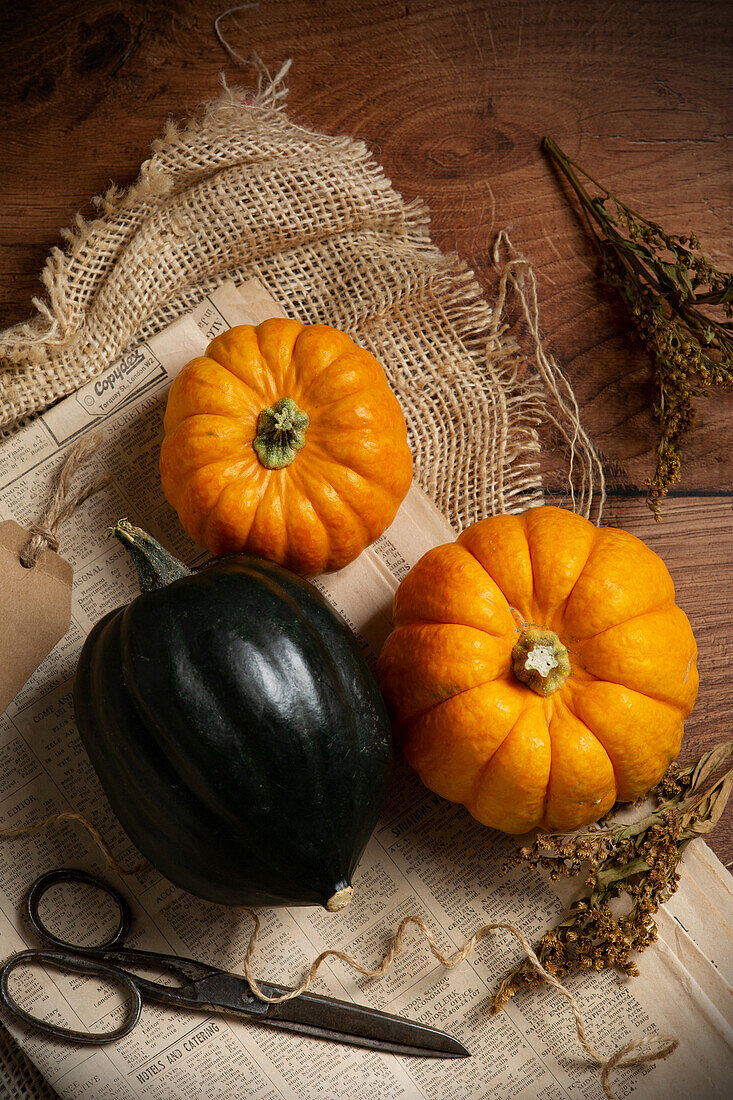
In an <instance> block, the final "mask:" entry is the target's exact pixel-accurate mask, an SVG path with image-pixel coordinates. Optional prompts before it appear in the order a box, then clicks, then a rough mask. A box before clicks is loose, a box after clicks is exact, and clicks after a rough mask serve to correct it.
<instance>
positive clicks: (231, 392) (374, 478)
mask: <svg viewBox="0 0 733 1100" xmlns="http://www.w3.org/2000/svg"><path fill="white" fill-rule="evenodd" d="M164 427H165V438H164V440H163V446H162V449H161V455H160V472H161V479H162V482H163V491H164V492H165V495H166V497H167V498H168V500H169V501H170V503H171V504H172V505H173V507H174V508H175V509H176V511H177V512H178V516H179V518H180V520H181V523H182V524H183V526H184V527H185V529H186V531H188V533H189V535H190V536H191V538H192V539H194V541H195V542H197V543H199V545H200V546H205V547H206V548H207V549H208V550H210V551H211V552H212V553H213V554H228V553H235V552H240V551H249V552H250V553H253V554H259V555H261V556H262V557H266V558H270V559H272V560H273V561H276V562H279V563H280V564H281V565H285V566H287V567H288V568H289V569H292V570H293V571H294V572H296V573H300V574H301V575H304V576H307V575H309V574H313V573H322V572H327V571H330V570H334V569H340V568H341V567H342V566H344V565H347V564H348V563H349V562H350V561H353V559H354V558H355V557H357V555H358V554H360V553H361V551H362V550H363V549H364V547H365V546H368V545H369V543H370V542H373V541H374V539H376V538H378V537H379V535H381V534H382V532H383V531H384V530H385V528H386V527H388V526H389V524H390V523H391V522H392V520H393V519H394V517H395V514H396V512H397V509H398V507H399V505H400V502H401V501H402V499H403V497H404V496H405V494H406V493H407V490H408V489H409V487H410V482H411V479H412V455H411V454H410V449H409V447H408V445H407V428H406V425H405V418H404V416H403V415H402V411H401V409H400V406H399V404H398V402H397V399H396V397H395V396H394V394H393V393H392V391H391V390H390V388H389V385H388V383H387V379H386V376H385V374H384V371H383V369H382V367H381V366H380V365H379V363H378V362H377V360H376V359H375V358H374V356H373V355H371V354H370V353H369V352H368V351H365V350H364V349H363V348H360V347H358V346H357V345H356V344H355V343H354V342H353V340H351V338H350V337H349V336H347V335H346V333H344V332H339V331H338V330H337V329H333V328H329V327H328V326H326V325H301V324H299V322H297V321H291V320H283V319H280V318H272V319H271V320H269V321H263V322H262V324H260V325H258V326H257V327H256V328H255V327H254V326H252V325H238V326H237V327H236V328H231V329H229V330H228V331H227V332H224V333H222V335H221V336H217V338H216V339H215V340H213V341H212V342H211V344H209V346H208V348H207V350H206V355H205V356H201V357H199V358H197V359H194V360H193V361H192V362H191V363H189V364H188V365H187V366H186V367H184V368H183V370H182V371H181V373H180V374H179V375H178V377H177V378H176V379H175V381H174V383H173V385H172V387H171V391H170V395H169V397H168V405H167V407H166V412H165V421H164Z"/></svg>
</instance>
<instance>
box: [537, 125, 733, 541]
mask: <svg viewBox="0 0 733 1100" xmlns="http://www.w3.org/2000/svg"><path fill="white" fill-rule="evenodd" d="M542 147H543V149H544V150H545V152H546V153H547V155H548V156H549V157H550V159H551V160H552V162H553V164H555V165H556V167H557V168H558V169H559V171H560V172H562V174H563V175H564V176H565V178H566V179H567V180H568V182H569V184H570V186H571V187H572V189H573V191H574V192H575V194H576V195H577V197H578V199H579V201H580V205H581V209H582V211H583V214H584V217H585V220H586V223H587V225H588V229H589V230H590V232H591V235H592V238H593V241H594V244H595V245H596V248H597V249H598V252H599V255H600V257H601V274H602V277H603V279H604V281H605V282H606V283H607V285H608V286H611V287H613V288H614V289H615V290H617V291H618V292H619V293H620V295H621V297H622V299H623V300H624V302H625V304H626V307H627V309H628V311H629V316H630V318H631V321H632V323H633V325H634V328H635V330H636V332H637V335H638V336H639V337H640V338H641V341H642V343H643V344H644V346H645V347H646V348H647V350H648V351H649V353H650V355H651V356H652V359H653V361H654V382H655V385H656V399H655V403H654V413H655V416H656V418H657V420H658V422H659V424H660V427H661V436H660V439H659V443H658V445H657V464H656V470H655V472H654V475H653V476H652V477H651V478H648V479H647V481H646V486H647V503H648V504H649V507H650V508H651V510H652V512H653V513H654V516H655V518H656V519H660V517H661V509H660V501H661V499H662V497H664V496H665V495H666V494H667V492H668V491H669V488H670V486H671V485H673V484H674V483H675V482H676V481H679V480H680V476H681V452H682V448H683V447H684V444H685V442H686V439H687V435H688V433H689V431H690V429H691V427H692V425H693V423H694V420H695V409H694V407H693V398H694V397H698V396H703V395H704V394H705V392H706V391H707V390H708V389H710V388H711V387H712V386H731V385H733V322H731V321H730V318H731V317H733V275H731V274H728V273H726V272H721V271H718V269H717V268H715V267H714V266H713V265H712V264H711V263H710V262H709V261H708V260H707V259H706V258H705V257H704V256H703V255H702V254H701V252H700V251H699V250H700V242H699V241H698V239H697V238H696V237H695V236H694V235H693V234H690V235H689V236H687V237H676V236H673V235H672V234H669V233H666V232H665V231H664V230H663V229H662V227H661V226H660V225H657V223H656V222H652V221H649V220H648V219H647V218H644V217H642V215H641V214H638V213H637V212H636V211H634V210H632V209H631V208H630V207H629V206H627V205H626V204H625V203H623V202H621V201H620V200H619V199H617V198H616V197H615V195H612V194H611V192H610V191H608V189H607V188H606V187H604V186H603V184H601V183H599V182H598V181H597V180H595V179H593V177H592V176H590V175H589V174H588V173H587V172H585V171H584V170H583V169H582V168H580V167H579V166H578V165H577V164H576V163H575V162H574V161H572V160H570V158H569V157H568V156H566V155H565V153H563V151H562V150H561V149H560V148H559V146H558V145H557V144H556V143H555V142H554V141H553V140H552V138H549V137H546V138H545V139H544V141H543V143H542ZM582 181H585V182H586V183H588V184H591V185H592V186H593V187H594V188H595V189H596V190H597V191H599V192H600V194H598V195H595V196H591V195H590V194H589V192H588V190H587V188H586V186H584V183H583V182H582ZM711 308H712V309H713V310H714V311H715V310H716V309H717V314H716V312H713V313H711V312H710V309H711ZM721 313H722V315H723V316H724V317H726V318H729V320H727V321H725V320H721V318H720V314H721Z"/></svg>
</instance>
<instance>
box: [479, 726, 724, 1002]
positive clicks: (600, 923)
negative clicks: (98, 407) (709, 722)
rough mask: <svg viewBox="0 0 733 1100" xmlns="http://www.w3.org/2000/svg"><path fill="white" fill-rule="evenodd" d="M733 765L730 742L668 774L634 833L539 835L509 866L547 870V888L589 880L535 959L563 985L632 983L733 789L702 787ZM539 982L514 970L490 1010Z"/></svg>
mask: <svg viewBox="0 0 733 1100" xmlns="http://www.w3.org/2000/svg"><path fill="white" fill-rule="evenodd" d="M732 755H733V741H727V742H723V743H722V744H720V745H717V746H716V747H715V748H714V749H712V750H711V751H710V752H706V753H705V754H704V755H703V756H702V757H701V758H700V760H699V761H698V763H697V764H692V765H690V766H689V767H686V768H679V767H677V766H676V765H674V764H673V765H672V766H671V767H670V768H669V769H668V771H667V773H666V774H665V776H664V778H663V779H662V780H661V782H660V783H659V784H658V785H657V786H656V787H655V788H654V790H653V791H652V792H651V795H652V798H653V800H654V802H655V803H656V805H655V807H654V809H653V810H652V811H651V812H649V813H648V814H646V816H644V817H642V818H641V819H640V820H639V821H636V822H634V823H633V824H630V825H628V824H622V823H620V822H616V821H614V820H613V819H610V820H609V819H608V818H607V819H606V822H605V823H601V824H599V825H595V826H590V827H589V828H588V829H587V830H585V831H583V832H578V833H569V834H541V835H540V836H538V837H537V839H536V840H535V842H534V844H532V846H531V847H528V848H521V849H519V851H518V852H517V853H516V855H515V856H513V857H512V858H511V859H510V860H509V861H508V862H507V863H506V864H505V865H504V868H503V870H504V871H505V872H506V871H508V870H509V869H510V868H511V867H516V866H519V865H520V864H523V863H529V864H531V865H533V866H534V867H536V868H544V869H546V870H549V872H550V878H552V879H558V878H559V877H560V876H561V875H568V876H572V875H578V874H582V873H586V874H587V879H586V886H587V893H586V894H585V896H584V897H582V898H580V899H579V900H578V901H576V902H575V903H574V904H573V905H572V907H571V909H570V911H569V913H568V914H567V916H566V917H565V918H564V920H562V921H561V922H560V923H559V924H558V925H556V926H555V927H554V928H552V929H550V930H549V931H548V932H546V933H545V934H544V936H543V937H542V939H541V940H540V943H539V945H538V947H537V948H536V951H537V955H538V957H539V960H540V962H541V963H542V965H543V966H544V967H545V968H546V969H547V970H548V971H549V972H550V973H551V974H553V975H554V976H555V977H557V978H558V979H559V980H560V981H562V980H563V979H564V978H566V977H567V976H568V975H569V974H571V973H572V972H573V971H576V970H590V969H593V970H603V969H604V968H605V967H608V966H613V967H616V969H617V970H620V971H622V972H623V973H625V974H632V975H636V974H638V969H637V967H636V964H635V963H634V961H633V959H632V958H631V953H632V951H643V950H644V949H645V948H646V947H648V946H649V944H650V943H652V942H653V941H654V940H655V939H656V938H657V931H656V925H655V923H654V914H655V913H656V912H657V910H658V909H659V907H660V905H662V904H663V903H664V902H665V901H667V899H668V898H669V897H670V896H671V895H672V894H673V893H674V892H675V890H676V889H677V883H678V881H679V875H678V874H677V865H678V863H679V861H680V857H681V855H682V853H683V852H684V850H685V848H686V847H687V845H688V844H689V843H690V841H691V840H694V838H695V837H698V836H703V835H704V834H705V833H709V832H710V830H711V829H712V828H713V827H714V826H715V824H716V822H717V821H718V820H719V819H720V816H721V814H722V813H723V810H724V809H725V805H726V802H727V801H728V797H729V795H730V793H731V789H732V788H733V767H732V768H730V769H729V770H728V771H726V772H725V774H724V775H722V776H721V777H720V778H719V779H718V780H717V781H716V782H715V783H713V784H712V786H710V787H709V788H708V789H707V790H704V789H703V785H704V784H705V783H706V781H707V780H709V779H710V778H711V777H713V776H714V775H715V774H716V773H717V772H718V770H719V769H720V768H721V767H722V765H723V764H724V763H725V762H726V760H727V759H728V758H729V757H730V756H732ZM624 895H625V897H626V898H627V899H628V900H627V902H626V906H625V907H624V908H627V909H628V911H627V912H626V913H625V914H624V915H623V916H619V915H616V914H614V912H613V911H612V907H611V901H612V900H613V899H614V898H620V897H622V896H624ZM543 980H544V979H543V978H542V976H541V975H540V974H538V973H537V971H536V970H535V969H534V967H533V966H532V964H531V963H530V962H529V961H528V960H527V961H525V962H523V963H522V964H520V965H519V966H518V967H517V968H516V969H515V970H512V971H511V972H510V973H509V974H507V976H506V977H505V978H504V980H503V981H502V983H501V986H500V987H499V989H498V990H497V992H496V993H495V994H494V996H493V997H492V1000H491V1012H492V1013H497V1012H499V1011H501V1009H502V1008H503V1007H504V1005H505V1004H506V1003H507V1001H509V1000H510V998H512V997H513V996H514V995H515V994H516V993H520V992H521V991H522V990H526V989H532V988H534V987H536V986H538V985H541V984H542V982H543Z"/></svg>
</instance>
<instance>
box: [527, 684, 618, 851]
mask: <svg viewBox="0 0 733 1100" xmlns="http://www.w3.org/2000/svg"><path fill="white" fill-rule="evenodd" d="M563 708H564V709H565V710H567V711H568V713H570V714H571V715H572V716H573V718H574V719H575V720H576V721H577V722H578V723H579V724H580V725H581V726H583V727H584V729H586V730H587V731H588V733H589V734H590V735H591V737H592V738H593V740H594V741H595V742H596V744H597V745H598V746H599V747H600V748H601V750H602V752H603V754H604V756H605V757H606V759H607V760H608V763H609V764H610V766H611V771H612V773H613V783H614V790H613V794H614V802H615V801H616V792H617V790H618V780H617V776H616V769H615V767H614V763H613V760H612V759H611V757H610V756H609V755H608V753H607V752H606V749H605V746H604V745H603V743H602V742H601V741H600V740H599V738H597V737H596V735H595V734H594V732H593V730H592V729H591V728H590V726H588V725H587V724H586V723H585V722H584V721H583V719H582V718H578V716H577V714H575V712H574V711H573V710H572V708H571V707H569V706H567V704H566V703H565V702H564V701H561V700H556V702H555V710H554V713H553V715H552V719H551V720H550V721H548V723H547V732H548V735H549V737H550V774H549V776H548V781H547V790H546V792H545V800H544V803H543V804H544V807H545V812H544V813H543V815H542V823H541V824H540V828H542V829H546V828H547V826H546V825H545V824H544V822H545V820H546V818H547V809H548V806H549V790H550V785H551V783H552V772H553V768H554V767H555V763H556V754H555V751H554V743H553V733H552V727H553V724H554V723H555V722H561V721H562V713H561V712H562V710H563ZM602 801H603V799H598V801H597V803H596V804H598V803H601V802H602ZM611 805H613V803H612V804H611ZM577 827H578V826H572V827H571V829H570V831H572V829H574V828H577ZM553 831H554V832H568V831H569V830H568V829H566V828H565V829H564V828H559V829H558V828H555V829H554V830H553Z"/></svg>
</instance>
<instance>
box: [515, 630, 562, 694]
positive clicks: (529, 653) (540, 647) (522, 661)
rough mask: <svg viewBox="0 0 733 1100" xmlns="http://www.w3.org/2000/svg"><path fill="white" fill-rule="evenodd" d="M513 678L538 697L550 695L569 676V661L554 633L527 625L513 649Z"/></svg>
mask: <svg viewBox="0 0 733 1100" xmlns="http://www.w3.org/2000/svg"><path fill="white" fill-rule="evenodd" d="M512 668H513V670H514V675H515V676H516V677H517V679H518V680H521V681H522V683H523V684H526V685H527V687H530V688H531V689H532V691H534V692H536V693H537V694H538V695H542V696H547V695H552V693H553V692H554V691H557V689H558V688H559V687H562V685H563V684H564V683H565V681H566V680H567V678H568V676H569V675H570V671H571V669H570V657H569V655H568V651H567V649H566V648H565V646H564V645H563V644H562V642H561V641H560V639H559V638H558V636H557V634H556V633H555V631H554V630H545V629H544V628H543V627H541V626H534V625H532V624H528V625H527V626H525V627H524V629H523V630H522V632H521V634H520V635H519V640H518V641H517V644H516V645H515V646H514V648H513V649H512Z"/></svg>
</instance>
